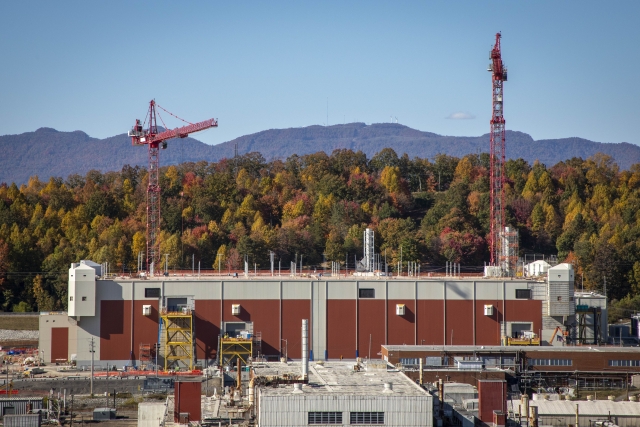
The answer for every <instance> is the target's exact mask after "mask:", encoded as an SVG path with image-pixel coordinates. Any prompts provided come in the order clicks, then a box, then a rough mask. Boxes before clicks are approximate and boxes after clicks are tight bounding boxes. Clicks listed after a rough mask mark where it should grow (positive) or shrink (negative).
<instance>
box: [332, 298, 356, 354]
mask: <svg viewBox="0 0 640 427" xmlns="http://www.w3.org/2000/svg"><path fill="white" fill-rule="evenodd" d="M356 302H357V300H355V299H351V300H347V299H330V300H328V301H327V354H328V357H329V359H340V357H343V358H347V359H353V358H354V357H355V352H356V319H357V317H356Z"/></svg>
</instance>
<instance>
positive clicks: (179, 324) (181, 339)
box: [160, 308, 194, 371]
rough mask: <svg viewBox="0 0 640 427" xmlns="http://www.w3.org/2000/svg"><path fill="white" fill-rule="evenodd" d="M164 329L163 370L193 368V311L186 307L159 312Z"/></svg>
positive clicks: (190, 369)
mask: <svg viewBox="0 0 640 427" xmlns="http://www.w3.org/2000/svg"><path fill="white" fill-rule="evenodd" d="M160 317H161V319H162V327H163V330H164V335H165V336H164V338H165V339H164V370H165V371H168V370H180V369H186V370H189V371H192V370H193V362H194V352H193V349H194V345H193V342H194V333H193V312H192V311H191V310H190V309H188V308H183V309H182V311H168V310H167V309H163V310H162V311H161V312H160Z"/></svg>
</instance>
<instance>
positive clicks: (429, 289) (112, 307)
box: [40, 262, 575, 366]
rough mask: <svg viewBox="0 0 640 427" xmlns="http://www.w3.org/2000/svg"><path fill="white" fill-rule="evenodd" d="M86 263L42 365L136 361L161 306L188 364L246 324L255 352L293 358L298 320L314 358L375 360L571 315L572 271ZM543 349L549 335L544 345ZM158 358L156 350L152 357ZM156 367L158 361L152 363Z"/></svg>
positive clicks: (43, 322) (50, 324) (46, 320)
mask: <svg viewBox="0 0 640 427" xmlns="http://www.w3.org/2000/svg"><path fill="white" fill-rule="evenodd" d="M100 273H101V271H100V269H96V268H95V264H93V263H90V262H81V263H78V264H73V265H72V267H71V269H70V270H69V302H68V307H69V309H68V312H66V313H43V314H42V315H41V319H40V350H41V352H43V353H44V355H45V356H44V357H45V360H46V361H47V362H55V361H65V360H75V361H76V362H77V363H78V364H87V363H88V361H90V360H91V353H90V348H91V341H92V339H93V342H94V346H95V350H96V352H95V355H94V356H95V360H96V361H98V363H100V362H103V363H104V362H106V363H110V364H116V365H118V366H121V365H131V364H133V365H138V364H139V362H140V360H141V359H142V358H145V357H148V355H147V354H142V353H144V351H143V350H142V348H143V346H151V347H153V346H154V344H155V343H162V342H163V339H164V338H163V337H164V336H165V331H164V330H163V321H162V319H161V317H162V313H164V312H166V311H167V310H169V311H178V312H183V313H188V316H190V318H191V319H192V323H191V325H192V326H191V327H192V335H193V346H194V347H195V351H194V358H195V359H197V365H200V366H204V365H205V364H207V363H212V362H213V361H214V360H215V359H216V357H217V353H218V348H219V337H220V336H225V335H228V336H236V335H237V334H238V333H239V332H240V331H248V332H249V333H250V334H251V335H252V336H253V337H256V336H258V337H260V346H259V347H258V350H259V353H260V355H261V356H264V357H267V358H269V357H274V358H278V357H281V356H284V355H285V354H286V355H287V356H288V357H289V358H291V359H299V358H300V355H301V339H300V322H301V320H302V319H309V343H310V346H309V350H310V355H311V357H312V358H315V359H341V358H345V359H354V358H356V357H362V358H380V357H381V354H380V349H381V346H394V345H395V346H398V345H399V346H403V345H409V346H417V345H418V346H419V345H425V346H445V345H446V346H451V345H453V346H499V345H501V344H502V340H503V337H505V336H506V337H511V336H517V335H521V334H523V333H530V334H535V335H537V336H540V337H542V341H543V343H545V341H551V337H552V333H553V332H554V329H555V328H556V327H557V326H561V327H564V328H568V325H569V324H570V323H571V322H575V320H574V319H575V302H574V300H573V286H572V283H573V269H572V267H571V266H570V265H568V264H560V265H558V266H556V267H553V268H552V269H550V271H549V275H548V277H547V278H545V280H533V279H509V278H505V279H496V278H492V279H482V278H479V279H475V280H472V279H461V278H456V277H447V278H437V279H435V278H422V277H395V278H384V277H354V276H349V277H347V278H345V277H344V276H341V277H335V278H332V277H326V276H323V277H316V276H313V275H312V276H309V277H290V276H282V277H277V276H276V277H267V278H257V277H251V276H249V277H246V276H243V277H241V278H232V277H229V276H221V277H212V276H207V277H201V278H198V277H197V276H193V277H160V278H144V279H133V278H124V277H113V278H106V277H101V276H100ZM552 344H555V342H552ZM161 357H162V355H161ZM159 364H160V365H161V366H162V360H160V361H159Z"/></svg>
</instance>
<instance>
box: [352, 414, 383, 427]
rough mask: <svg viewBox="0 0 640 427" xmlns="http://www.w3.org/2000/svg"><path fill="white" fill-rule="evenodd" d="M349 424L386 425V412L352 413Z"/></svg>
mask: <svg viewBox="0 0 640 427" xmlns="http://www.w3.org/2000/svg"><path fill="white" fill-rule="evenodd" d="M349 424H384V412H352V413H351V419H350V420H349Z"/></svg>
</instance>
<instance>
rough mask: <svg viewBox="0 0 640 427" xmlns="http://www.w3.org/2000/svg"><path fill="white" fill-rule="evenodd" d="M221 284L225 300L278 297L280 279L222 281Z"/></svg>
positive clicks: (277, 298)
mask: <svg viewBox="0 0 640 427" xmlns="http://www.w3.org/2000/svg"><path fill="white" fill-rule="evenodd" d="M222 286H223V295H224V299H225V300H231V299H233V300H243V299H251V300H255V299H262V300H265V299H276V300H279V299H280V281H273V282H272V281H264V280H256V281H253V282H252V281H246V280H242V281H235V282H234V281H231V282H224V283H223V284H222Z"/></svg>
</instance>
